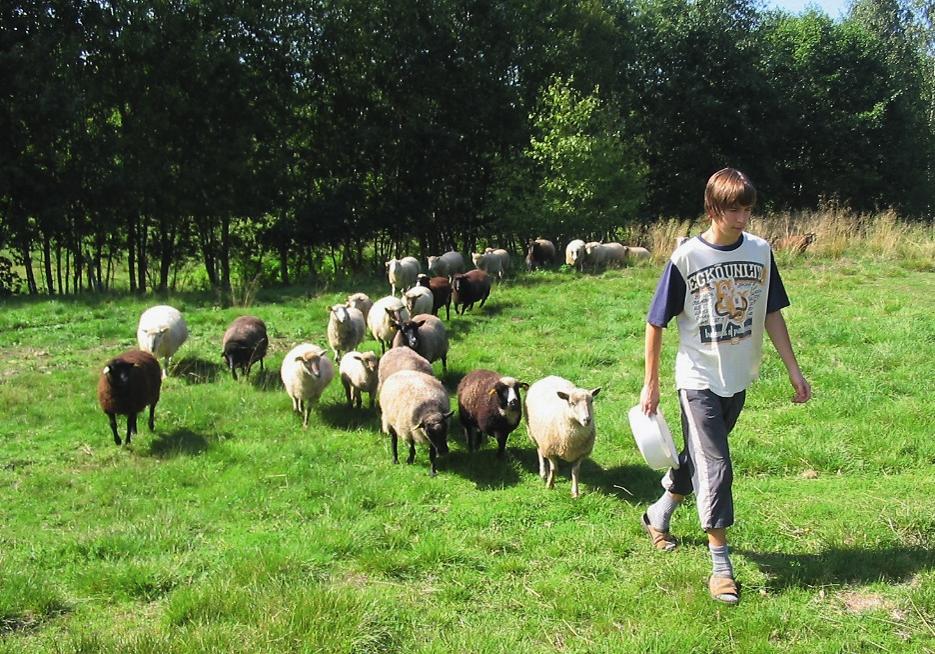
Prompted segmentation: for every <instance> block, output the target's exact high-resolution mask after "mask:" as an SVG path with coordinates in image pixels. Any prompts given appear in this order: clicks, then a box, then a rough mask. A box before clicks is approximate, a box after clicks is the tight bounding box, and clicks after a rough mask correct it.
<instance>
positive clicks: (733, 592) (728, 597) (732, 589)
mask: <svg viewBox="0 0 935 654" xmlns="http://www.w3.org/2000/svg"><path fill="white" fill-rule="evenodd" d="M708 592H709V593H710V594H711V598H712V599H715V600H717V601H718V602H724V603H725V604H736V603H737V602H739V601H740V586H739V585H738V584H737V582H736V581H735V580H734V579H731V578H730V577H714V576H711V577H709V578H708Z"/></svg>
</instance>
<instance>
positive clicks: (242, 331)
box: [221, 316, 269, 379]
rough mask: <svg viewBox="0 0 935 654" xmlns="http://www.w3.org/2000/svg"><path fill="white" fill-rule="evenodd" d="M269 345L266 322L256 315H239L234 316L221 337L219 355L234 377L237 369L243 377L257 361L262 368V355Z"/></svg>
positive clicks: (248, 373)
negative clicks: (237, 316)
mask: <svg viewBox="0 0 935 654" xmlns="http://www.w3.org/2000/svg"><path fill="white" fill-rule="evenodd" d="M268 347H269V338H268V337H267V335H266V323H264V322H263V321H262V320H260V319H259V318H257V317H256V316H240V317H239V318H235V319H234V322H232V323H231V324H230V327H228V328H227V331H226V332H224V338H222V339H221V356H222V357H224V360H225V361H226V362H227V367H228V368H229V369H230V371H231V375H233V377H234V379H237V369H238V368H240V373H241V374H242V375H244V376H245V377H249V376H250V368H252V367H253V364H254V363H256V362H257V361H259V362H260V370H263V357H265V356H266V350H267V348H268Z"/></svg>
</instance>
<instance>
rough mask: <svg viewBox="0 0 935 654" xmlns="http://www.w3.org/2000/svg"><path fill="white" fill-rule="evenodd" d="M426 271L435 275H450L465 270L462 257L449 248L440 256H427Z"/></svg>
mask: <svg viewBox="0 0 935 654" xmlns="http://www.w3.org/2000/svg"><path fill="white" fill-rule="evenodd" d="M428 264H429V265H428V271H429V274H430V275H434V276H436V277H451V276H452V275H457V274H458V273H463V272H464V270H465V265H464V257H462V256H461V253H460V252H455V251H454V250H451V251H449V252H445V254H443V255H441V256H440V257H429V258H428Z"/></svg>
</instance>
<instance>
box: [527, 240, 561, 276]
mask: <svg viewBox="0 0 935 654" xmlns="http://www.w3.org/2000/svg"><path fill="white" fill-rule="evenodd" d="M554 261H555V244H554V243H552V241H549V240H548V239H544V238H537V239H535V240H534V241H529V243H528V244H527V245H526V269H527V270H535V269H536V268H545V267H546V266H551V265H552V264H553V263H554Z"/></svg>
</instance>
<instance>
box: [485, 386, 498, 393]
mask: <svg viewBox="0 0 935 654" xmlns="http://www.w3.org/2000/svg"><path fill="white" fill-rule="evenodd" d="M496 394H497V387H496V386H494V387H493V388H491V389H490V390H489V391H488V392H487V395H496Z"/></svg>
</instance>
